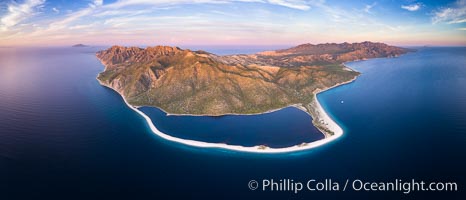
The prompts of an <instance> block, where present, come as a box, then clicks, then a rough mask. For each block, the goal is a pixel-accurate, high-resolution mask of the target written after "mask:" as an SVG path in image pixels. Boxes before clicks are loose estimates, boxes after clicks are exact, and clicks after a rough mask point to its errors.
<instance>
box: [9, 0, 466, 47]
mask: <svg viewBox="0 0 466 200" xmlns="http://www.w3.org/2000/svg"><path fill="white" fill-rule="evenodd" d="M362 41H374V42H384V43H388V44H392V45H404V46H415V45H437V46H465V45H466V0H449V1H447V0H445V1H444V0H419V1H417V0H362V1H350V0H340V1H337V0H192V1H188V0H108V1H107V0H103V1H102V0H81V1H80V0H76V1H69V0H0V46H60V45H72V44H78V43H83V44H88V45H115V44H116V45H136V46H137V45H139V46H140V45H297V44H303V43H315V44H316V43H327V42H336V43H340V42H362Z"/></svg>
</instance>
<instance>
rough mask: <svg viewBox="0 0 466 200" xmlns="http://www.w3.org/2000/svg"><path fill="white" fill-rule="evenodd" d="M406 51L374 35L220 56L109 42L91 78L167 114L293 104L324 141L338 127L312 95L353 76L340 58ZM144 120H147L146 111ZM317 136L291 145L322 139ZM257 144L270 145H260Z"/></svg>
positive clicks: (254, 109)
mask: <svg viewBox="0 0 466 200" xmlns="http://www.w3.org/2000/svg"><path fill="white" fill-rule="evenodd" d="M409 51H410V50H409V49H405V48H401V47H395V46H390V45H387V44H384V43H374V42H361V43H341V44H336V43H326V44H317V45H313V44H302V45H298V46H296V47H292V48H288V49H281V50H274V51H265V52H259V53H256V54H248V55H246V54H239V55H226V56H220V55H216V54H212V53H209V52H206V51H203V50H197V51H192V50H189V49H181V48H178V47H170V46H154V47H147V48H139V47H122V46H112V47H111V48H109V49H107V50H103V51H99V52H97V53H96V56H97V58H98V59H99V60H100V61H101V62H102V64H103V65H104V66H105V70H104V71H103V72H101V73H100V74H99V75H98V76H97V79H98V80H99V82H100V84H102V85H104V86H107V87H109V88H111V89H113V90H115V91H116V92H118V93H119V94H120V95H121V96H122V97H123V98H124V100H125V102H126V103H127V104H128V105H129V106H130V107H131V108H133V109H134V110H135V111H138V110H137V109H136V108H137V107H140V106H153V107H157V108H159V109H162V110H163V111H164V112H166V113H167V114H170V115H199V116H201V115H202V116H204V115H206V116H219V115H231V114H238V115H246V114H261V113H266V112H272V111H275V110H278V109H282V108H285V107H289V106H294V107H297V108H299V109H301V110H303V111H304V112H307V113H308V114H309V115H311V117H312V119H313V121H312V123H313V124H314V126H316V127H317V128H318V129H319V130H320V131H321V132H322V133H323V134H324V135H325V139H327V140H326V141H325V142H328V141H330V140H333V139H334V138H336V137H338V136H340V135H342V134H343V130H342V129H341V127H339V126H338V124H336V123H335V122H334V121H333V120H332V119H331V118H330V117H329V116H328V115H327V114H326V112H325V111H324V110H323V109H322V107H321V106H320V103H319V101H318V100H317V97H316V94H317V93H319V92H322V91H325V90H328V89H330V88H333V87H336V86H339V85H341V84H345V83H349V82H351V81H353V80H355V79H356V78H357V77H358V76H359V74H360V73H359V72H356V71H354V70H352V69H350V68H348V67H346V66H345V65H344V64H343V63H345V62H349V61H356V60H364V59H369V58H379V57H396V56H399V55H401V54H404V53H407V52H409ZM139 113H140V114H143V113H142V112H140V111H139ZM146 120H148V122H150V123H152V122H151V121H150V119H148V117H147V116H146ZM153 129H155V132H157V130H156V128H155V127H154V128H153ZM167 137H171V136H167ZM325 139H324V140H325ZM171 140H176V139H174V138H172V137H171ZM178 142H180V141H178ZM196 142H197V141H196ZM316 142H317V143H316V144H314V145H312V143H307V144H299V145H296V146H295V147H292V148H291V149H293V148H298V149H299V148H312V147H313V146H316V145H320V144H321V143H322V144H323V143H324V141H316ZM182 143H186V142H182ZM200 143H202V142H200ZM190 144H193V142H190ZM197 146H201V145H197ZM214 146H215V145H214ZM226 146H228V145H226ZM244 148H248V147H244ZM244 148H243V150H244ZM235 149H236V150H238V148H235ZM256 149H259V150H261V151H266V150H270V148H267V147H266V146H258V147H257V148H256ZM291 149H287V150H270V152H274V151H277V152H283V151H291Z"/></svg>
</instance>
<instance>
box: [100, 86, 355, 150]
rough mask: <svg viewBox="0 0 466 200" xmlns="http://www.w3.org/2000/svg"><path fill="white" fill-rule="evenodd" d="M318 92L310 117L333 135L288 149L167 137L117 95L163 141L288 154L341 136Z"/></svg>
mask: <svg viewBox="0 0 466 200" xmlns="http://www.w3.org/2000/svg"><path fill="white" fill-rule="evenodd" d="M355 79H356V77H355V78H354V79H352V80H350V81H347V82H344V83H340V84H337V85H335V86H333V87H331V88H328V89H332V88H334V87H337V86H340V85H343V84H347V83H350V82H352V81H354V80H355ZM97 80H98V79H97ZM98 81H99V82H100V80H98ZM100 84H101V85H103V86H105V87H107V88H110V89H112V90H113V91H115V92H117V93H119V92H118V91H116V90H114V89H113V88H111V87H109V86H107V85H105V84H103V83H102V82H100ZM328 89H327V90H328ZM324 91H326V90H324ZM320 92H323V91H317V92H316V93H315V94H314V100H315V101H313V102H311V106H312V107H313V108H314V111H315V112H314V113H313V115H316V116H312V115H311V117H313V120H316V121H318V122H319V123H320V125H321V126H323V127H325V128H326V129H327V130H329V131H331V132H333V135H327V134H324V135H325V138H324V139H321V140H317V141H314V142H310V143H303V144H299V145H294V146H290V147H283V148H271V147H267V146H263V145H257V146H253V147H245V146H240V145H229V144H224V143H209V142H201V141H196V140H188V139H182V138H177V137H173V136H171V135H168V134H166V133H163V132H162V131H160V130H158V129H157V127H156V126H155V125H154V123H153V122H152V120H151V119H150V117H149V116H147V115H146V114H144V113H143V112H142V111H140V110H138V109H137V108H135V107H134V106H132V105H130V104H129V103H128V102H127V101H126V99H125V97H124V95H121V94H120V93H119V94H120V96H121V97H122V98H123V101H124V102H125V104H126V105H127V106H128V107H129V108H130V109H132V110H134V111H135V112H136V113H138V114H140V115H141V116H142V117H143V118H144V119H145V120H146V122H147V124H148V125H149V127H150V129H151V131H152V132H153V133H154V134H156V135H158V136H160V137H161V138H163V139H166V140H169V141H172V142H177V143H181V144H184V145H189V146H194V147H202V148H220V149H227V150H233V151H240V152H250V153H289V152H296V151H303V150H307V149H312V148H316V147H319V146H322V145H324V144H327V143H329V142H331V141H334V140H336V139H337V138H339V137H340V136H342V135H343V129H342V128H341V127H340V126H339V125H338V124H337V123H336V122H335V121H334V120H333V119H332V118H331V117H330V116H329V115H328V114H327V113H326V112H325V110H324V109H323V108H322V106H321V105H320V102H319V100H318V99H317V94H318V93H320ZM317 128H318V129H319V130H320V129H321V128H320V127H319V126H317ZM320 131H321V132H323V133H324V131H322V130H320Z"/></svg>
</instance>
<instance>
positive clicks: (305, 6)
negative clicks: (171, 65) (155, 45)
mask: <svg viewBox="0 0 466 200" xmlns="http://www.w3.org/2000/svg"><path fill="white" fill-rule="evenodd" d="M232 2H246V3H247V2H249V3H268V4H273V5H278V6H284V7H288V8H293V9H298V10H309V9H310V8H311V7H310V6H309V5H310V4H311V2H312V1H309V0H194V1H193V0H159V1H153V0H119V1H117V2H115V3H112V4H109V7H111V8H121V7H126V6H133V5H176V4H200V3H210V4H222V3H232Z"/></svg>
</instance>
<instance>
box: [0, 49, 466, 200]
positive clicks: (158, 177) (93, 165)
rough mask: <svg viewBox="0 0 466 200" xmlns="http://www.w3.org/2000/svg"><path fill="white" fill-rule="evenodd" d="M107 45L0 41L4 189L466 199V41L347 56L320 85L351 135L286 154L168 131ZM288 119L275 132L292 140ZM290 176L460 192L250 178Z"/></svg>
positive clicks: (0, 180)
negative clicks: (347, 75) (268, 183)
mask: <svg viewBox="0 0 466 200" xmlns="http://www.w3.org/2000/svg"><path fill="white" fill-rule="evenodd" d="M99 49H100V48H35V49H14V48H0V199H95V198H102V199H174V198H185V199H201V198H202V199H321V198H332V199H335V198H338V199H341V198H349V199H353V198H358V199H399V198H409V199H414V198H421V199H426V198H440V197H441V198H442V199H455V198H456V199H462V198H464V194H465V193H464V191H465V184H466V176H465V172H464V169H466V162H465V157H466V148H465V147H466V48H463V47H457V48H453V47H437V48H436V47H432V48H418V51H417V52H413V53H409V54H406V55H402V56H400V57H398V58H380V59H372V60H368V61H358V62H351V63H347V65H348V66H349V67H351V68H353V69H355V70H358V71H360V72H362V75H361V76H360V77H359V78H358V79H357V80H356V81H355V82H353V83H351V84H347V85H344V86H340V87H337V88H335V89H332V90H329V91H327V92H324V93H321V94H320V95H318V98H319V100H320V102H321V104H322V106H323V107H324V108H326V110H328V112H329V114H331V115H332V116H333V117H334V119H335V120H336V121H338V123H340V124H341V125H342V126H343V127H344V129H345V134H344V135H343V136H342V137H341V138H339V139H338V140H336V141H334V142H332V143H329V144H327V145H325V146H323V147H319V148H316V149H313V150H309V151H303V152H295V153H287V154H277V155H262V154H248V153H240V152H233V151H228V150H222V149H203V148H196V147H189V146H184V145H180V144H177V143H173V142H169V141H166V140H163V139H161V138H159V137H158V136H156V135H154V134H153V133H152V132H151V131H150V129H149V127H148V125H147V124H146V122H145V120H144V119H143V118H142V117H141V116H139V115H138V114H137V113H135V112H134V111H132V110H130V109H129V108H128V107H127V106H126V105H125V104H124V102H123V101H122V99H121V97H120V96H119V95H118V94H116V93H115V92H114V91H112V90H110V89H108V88H105V87H102V86H100V85H99V84H98V82H97V81H96V79H95V77H96V75H97V74H98V73H99V72H100V71H102V70H103V66H102V65H101V64H100V62H99V61H98V60H97V59H96V58H95V55H94V53H95V51H97V50H99ZM211 51H214V53H216V52H215V49H213V50H211ZM249 51H251V50H247V51H246V50H245V52H249ZM223 52H224V53H225V52H228V51H225V50H223ZM235 52H236V53H237V50H235ZM217 53H218V54H222V52H217ZM226 54H228V53H226ZM342 101H343V102H344V103H341V102H342ZM298 113H299V112H298ZM274 114H277V116H275V117H278V118H280V117H282V118H283V117H286V116H289V115H293V116H298V117H299V116H301V115H294V114H293V113H289V110H282V111H277V112H276V113H274ZM295 114H296V113H295ZM280 115H284V116H280ZM257 117H258V118H261V117H260V115H259V116H257ZM263 117H264V118H266V117H267V116H263ZM302 117H303V118H301V117H299V119H297V121H298V122H297V123H298V125H296V126H302V127H306V126H308V125H309V124H308V122H309V116H307V115H302ZM201 118H202V117H201ZM305 118H306V119H305ZM164 120H166V119H164ZM196 120H197V119H196ZM199 120H201V121H202V120H204V119H199ZM239 120H241V119H239ZM220 121H221V120H220ZM248 121H249V120H246V122H245V121H242V122H241V123H247V122H248ZM252 121H253V122H255V123H256V125H257V126H258V127H261V125H263V123H266V122H261V123H258V122H257V121H254V120H252ZM259 121H260V120H259ZM212 123H214V122H212ZM220 123H222V122H220ZM251 126H252V125H251ZM281 126H283V127H282V128H280V129H277V134H279V135H280V134H281V135H280V137H282V138H284V135H283V132H282V130H283V128H285V125H281ZM197 128H202V127H197ZM283 178H288V179H293V180H294V181H295V182H296V181H302V182H305V181H307V180H309V179H316V180H322V181H323V180H324V179H332V180H333V181H340V182H343V181H344V180H346V179H347V178H349V179H361V180H366V181H374V182H387V181H394V180H395V179H402V180H411V179H415V180H424V181H436V182H439V181H449V182H456V183H458V185H459V186H458V189H459V191H457V192H426V191H424V192H411V193H410V194H403V193H402V192H400V191H398V192H363V191H359V192H358V191H345V192H324V191H321V192H318V191H314V192H310V191H303V192H300V193H298V194H294V193H293V192H286V191H282V192H276V191H275V192H271V191H258V190H256V191H251V190H250V189H248V182H249V181H250V180H252V179H254V180H262V179H275V180H279V179H283Z"/></svg>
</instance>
